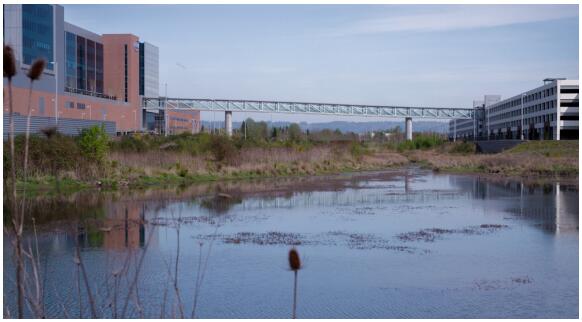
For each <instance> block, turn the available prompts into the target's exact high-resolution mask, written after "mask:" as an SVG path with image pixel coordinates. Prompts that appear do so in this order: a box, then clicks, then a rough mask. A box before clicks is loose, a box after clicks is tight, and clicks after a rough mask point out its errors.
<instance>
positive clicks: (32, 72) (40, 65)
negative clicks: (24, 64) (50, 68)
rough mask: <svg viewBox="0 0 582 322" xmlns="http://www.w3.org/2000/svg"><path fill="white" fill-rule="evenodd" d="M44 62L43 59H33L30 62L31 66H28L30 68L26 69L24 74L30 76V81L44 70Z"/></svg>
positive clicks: (37, 77) (38, 76) (35, 78)
mask: <svg viewBox="0 0 582 322" xmlns="http://www.w3.org/2000/svg"><path fill="white" fill-rule="evenodd" d="M45 64H46V62H45V61H44V59H37V60H35V61H34V63H32V66H30V69H29V70H28V74H26V76H28V78H30V80H31V81H35V80H38V79H39V78H40V76H41V75H42V72H43V71H44V66H45Z"/></svg>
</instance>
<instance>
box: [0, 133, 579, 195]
mask: <svg viewBox="0 0 582 322" xmlns="http://www.w3.org/2000/svg"><path fill="white" fill-rule="evenodd" d="M274 132H276V131H274ZM281 133H283V134H285V133H286V132H285V131H281V132H279V133H278V135H279V136H280V135H281ZM287 133H288V132H287ZM331 134H332V135H331V136H330V133H325V135H320V134H319V133H315V134H313V133H312V134H309V135H308V134H306V133H302V132H300V131H299V132H297V133H295V134H293V136H291V135H288V136H287V137H277V135H273V136H272V137H253V136H251V137H247V138H244V137H242V136H241V135H238V136H237V135H235V136H234V137H233V138H227V137H225V136H223V135H218V134H217V135H211V134H206V133H203V134H196V135H190V134H181V135H173V136H168V137H163V136H151V135H136V136H131V137H130V136H127V137H122V138H115V139H112V140H110V139H107V138H104V137H103V135H102V134H101V133H100V132H99V131H98V130H92V131H87V132H86V133H84V134H83V135H81V136H80V137H78V138H71V137H66V136H62V135H60V134H58V133H49V134H47V135H46V136H45V137H43V136H33V137H32V138H31V140H30V151H31V152H30V160H29V169H30V170H29V173H30V176H29V178H30V179H29V180H28V182H27V183H24V182H22V181H20V182H19V184H18V187H19V188H20V189H21V190H22V188H24V187H26V190H27V191H30V192H32V193H34V192H38V191H46V190H51V191H56V192H65V191H75V190H81V189H86V188H91V187H101V188H109V189H117V188H121V187H130V188H140V187H148V186H158V185H159V186H161V185H186V184H191V183H196V182H207V181H218V180H243V179H256V178H268V177H290V176H315V175H326V174H334V173H342V172H354V171H366V170H382V169H389V168H396V167H403V166H408V165H421V166H423V167H425V168H429V169H432V170H435V171H446V172H456V173H486V174H493V175H502V176H521V177H536V176H539V177H566V176H570V177H571V176H576V177H577V175H578V141H535V142H527V143H524V144H521V145H519V146H517V147H515V148H513V149H511V150H508V151H505V152H502V153H499V154H492V155H481V154H476V153H475V148H474V145H473V144H471V143H462V142H456V143H450V142H446V141H445V140H444V139H443V138H442V137H440V136H438V135H417V136H415V138H414V140H413V141H402V140H400V141H399V140H389V141H382V140H380V141H378V140H376V141H374V140H369V141H364V142H361V141H359V140H358V139H357V137H355V136H353V135H352V134H342V133H341V132H337V131H336V132H331ZM322 138H323V139H322ZM22 142H23V138H22V137H19V138H17V140H16V149H17V151H19V150H20V149H22ZM5 151H7V149H5ZM5 153H6V152H5ZM18 155H21V154H18V153H17V156H18ZM4 160H5V162H4V173H5V174H6V173H9V171H8V170H9V167H10V164H11V162H10V160H9V158H7V156H6V154H5V155H4ZM16 164H21V160H19V158H18V157H17V159H16ZM20 170H21V169H20V168H18V167H17V173H19V174H20V172H21V171H20ZM5 180H6V178H5Z"/></svg>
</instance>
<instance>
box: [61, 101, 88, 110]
mask: <svg viewBox="0 0 582 322" xmlns="http://www.w3.org/2000/svg"><path fill="white" fill-rule="evenodd" d="M65 107H66V108H68V109H75V102H71V101H68V102H65ZM86 108H87V105H85V103H79V102H78V103H77V109H78V110H84V109H86Z"/></svg>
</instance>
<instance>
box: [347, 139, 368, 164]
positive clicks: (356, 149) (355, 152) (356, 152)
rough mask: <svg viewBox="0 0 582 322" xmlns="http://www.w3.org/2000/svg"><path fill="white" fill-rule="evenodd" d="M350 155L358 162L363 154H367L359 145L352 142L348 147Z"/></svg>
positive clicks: (364, 148)
mask: <svg viewBox="0 0 582 322" xmlns="http://www.w3.org/2000/svg"><path fill="white" fill-rule="evenodd" d="M350 153H351V155H352V156H353V157H354V158H356V159H358V160H360V159H361V158H362V156H364V154H366V153H368V150H367V149H366V147H364V146H362V145H361V144H360V143H358V142H352V143H351V145H350Z"/></svg>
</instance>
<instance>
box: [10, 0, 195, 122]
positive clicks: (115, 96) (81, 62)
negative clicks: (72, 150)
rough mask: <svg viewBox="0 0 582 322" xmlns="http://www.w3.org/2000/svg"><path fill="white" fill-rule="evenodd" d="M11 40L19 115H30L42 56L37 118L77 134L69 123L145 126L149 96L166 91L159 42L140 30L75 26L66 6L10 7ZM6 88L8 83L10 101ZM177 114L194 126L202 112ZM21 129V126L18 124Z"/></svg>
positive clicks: (35, 103) (34, 112)
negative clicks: (30, 73) (33, 76)
mask: <svg viewBox="0 0 582 322" xmlns="http://www.w3.org/2000/svg"><path fill="white" fill-rule="evenodd" d="M4 44H5V45H10V46H11V47H12V48H13V50H14V53H15V58H16V60H17V62H16V63H17V71H18V73H17V75H16V77H14V79H13V102H14V104H13V106H14V111H15V113H17V116H25V115H26V114H27V106H28V87H29V80H28V78H27V77H26V72H27V70H28V68H29V67H30V65H31V64H32V62H33V61H34V60H36V59H38V58H42V59H45V60H46V62H47V65H46V69H45V71H44V74H43V75H42V77H41V78H40V80H38V81H36V82H35V83H34V88H33V93H32V101H31V107H32V116H33V119H34V118H38V119H39V120H40V119H47V118H50V119H54V123H53V125H56V126H58V127H59V130H61V131H62V132H64V133H73V132H74V130H72V129H67V128H63V127H64V126H69V125H71V124H73V125H71V126H76V127H79V128H82V127H86V126H90V125H92V124H98V123H100V122H105V123H108V124H109V125H113V126H108V127H107V128H112V129H114V130H113V132H116V133H127V132H136V131H142V130H145V129H144V128H143V127H144V119H145V117H144V116H145V114H144V113H142V110H141V108H140V107H141V99H142V97H144V96H146V97H158V96H159V93H158V92H159V50H158V48H157V47H156V46H154V45H152V44H150V43H147V42H143V41H140V38H139V37H138V36H136V35H133V34H129V33H120V34H103V35H100V34H97V33H94V32H92V31H89V30H86V29H83V28H81V27H79V26H76V25H73V24H70V23H67V22H65V21H64V7H63V6H60V5H48V4H9V5H4ZM6 86H7V81H6V80H4V90H5V95H4V97H5V100H6V99H7V95H6ZM4 106H5V108H4V113H5V114H6V113H7V112H8V107H7V104H4ZM175 113H177V114H179V115H180V118H184V119H188V122H187V123H188V124H194V123H195V122H199V117H200V114H199V113H182V112H178V111H177V112H175ZM195 118H198V119H195ZM193 119H194V120H193ZM59 120H60V121H59ZM36 123H43V122H33V124H36ZM44 123H46V122H44ZM44 123H43V124H44ZM168 123H169V126H172V123H171V122H168ZM180 126H182V125H180ZM182 127H183V126H182ZM20 130H22V129H20ZM37 130H38V129H37ZM168 130H169V131H170V130H172V129H171V128H168ZM188 130H190V129H188ZM5 132H6V124H5ZM17 132H21V131H19V129H18V128H17Z"/></svg>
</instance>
